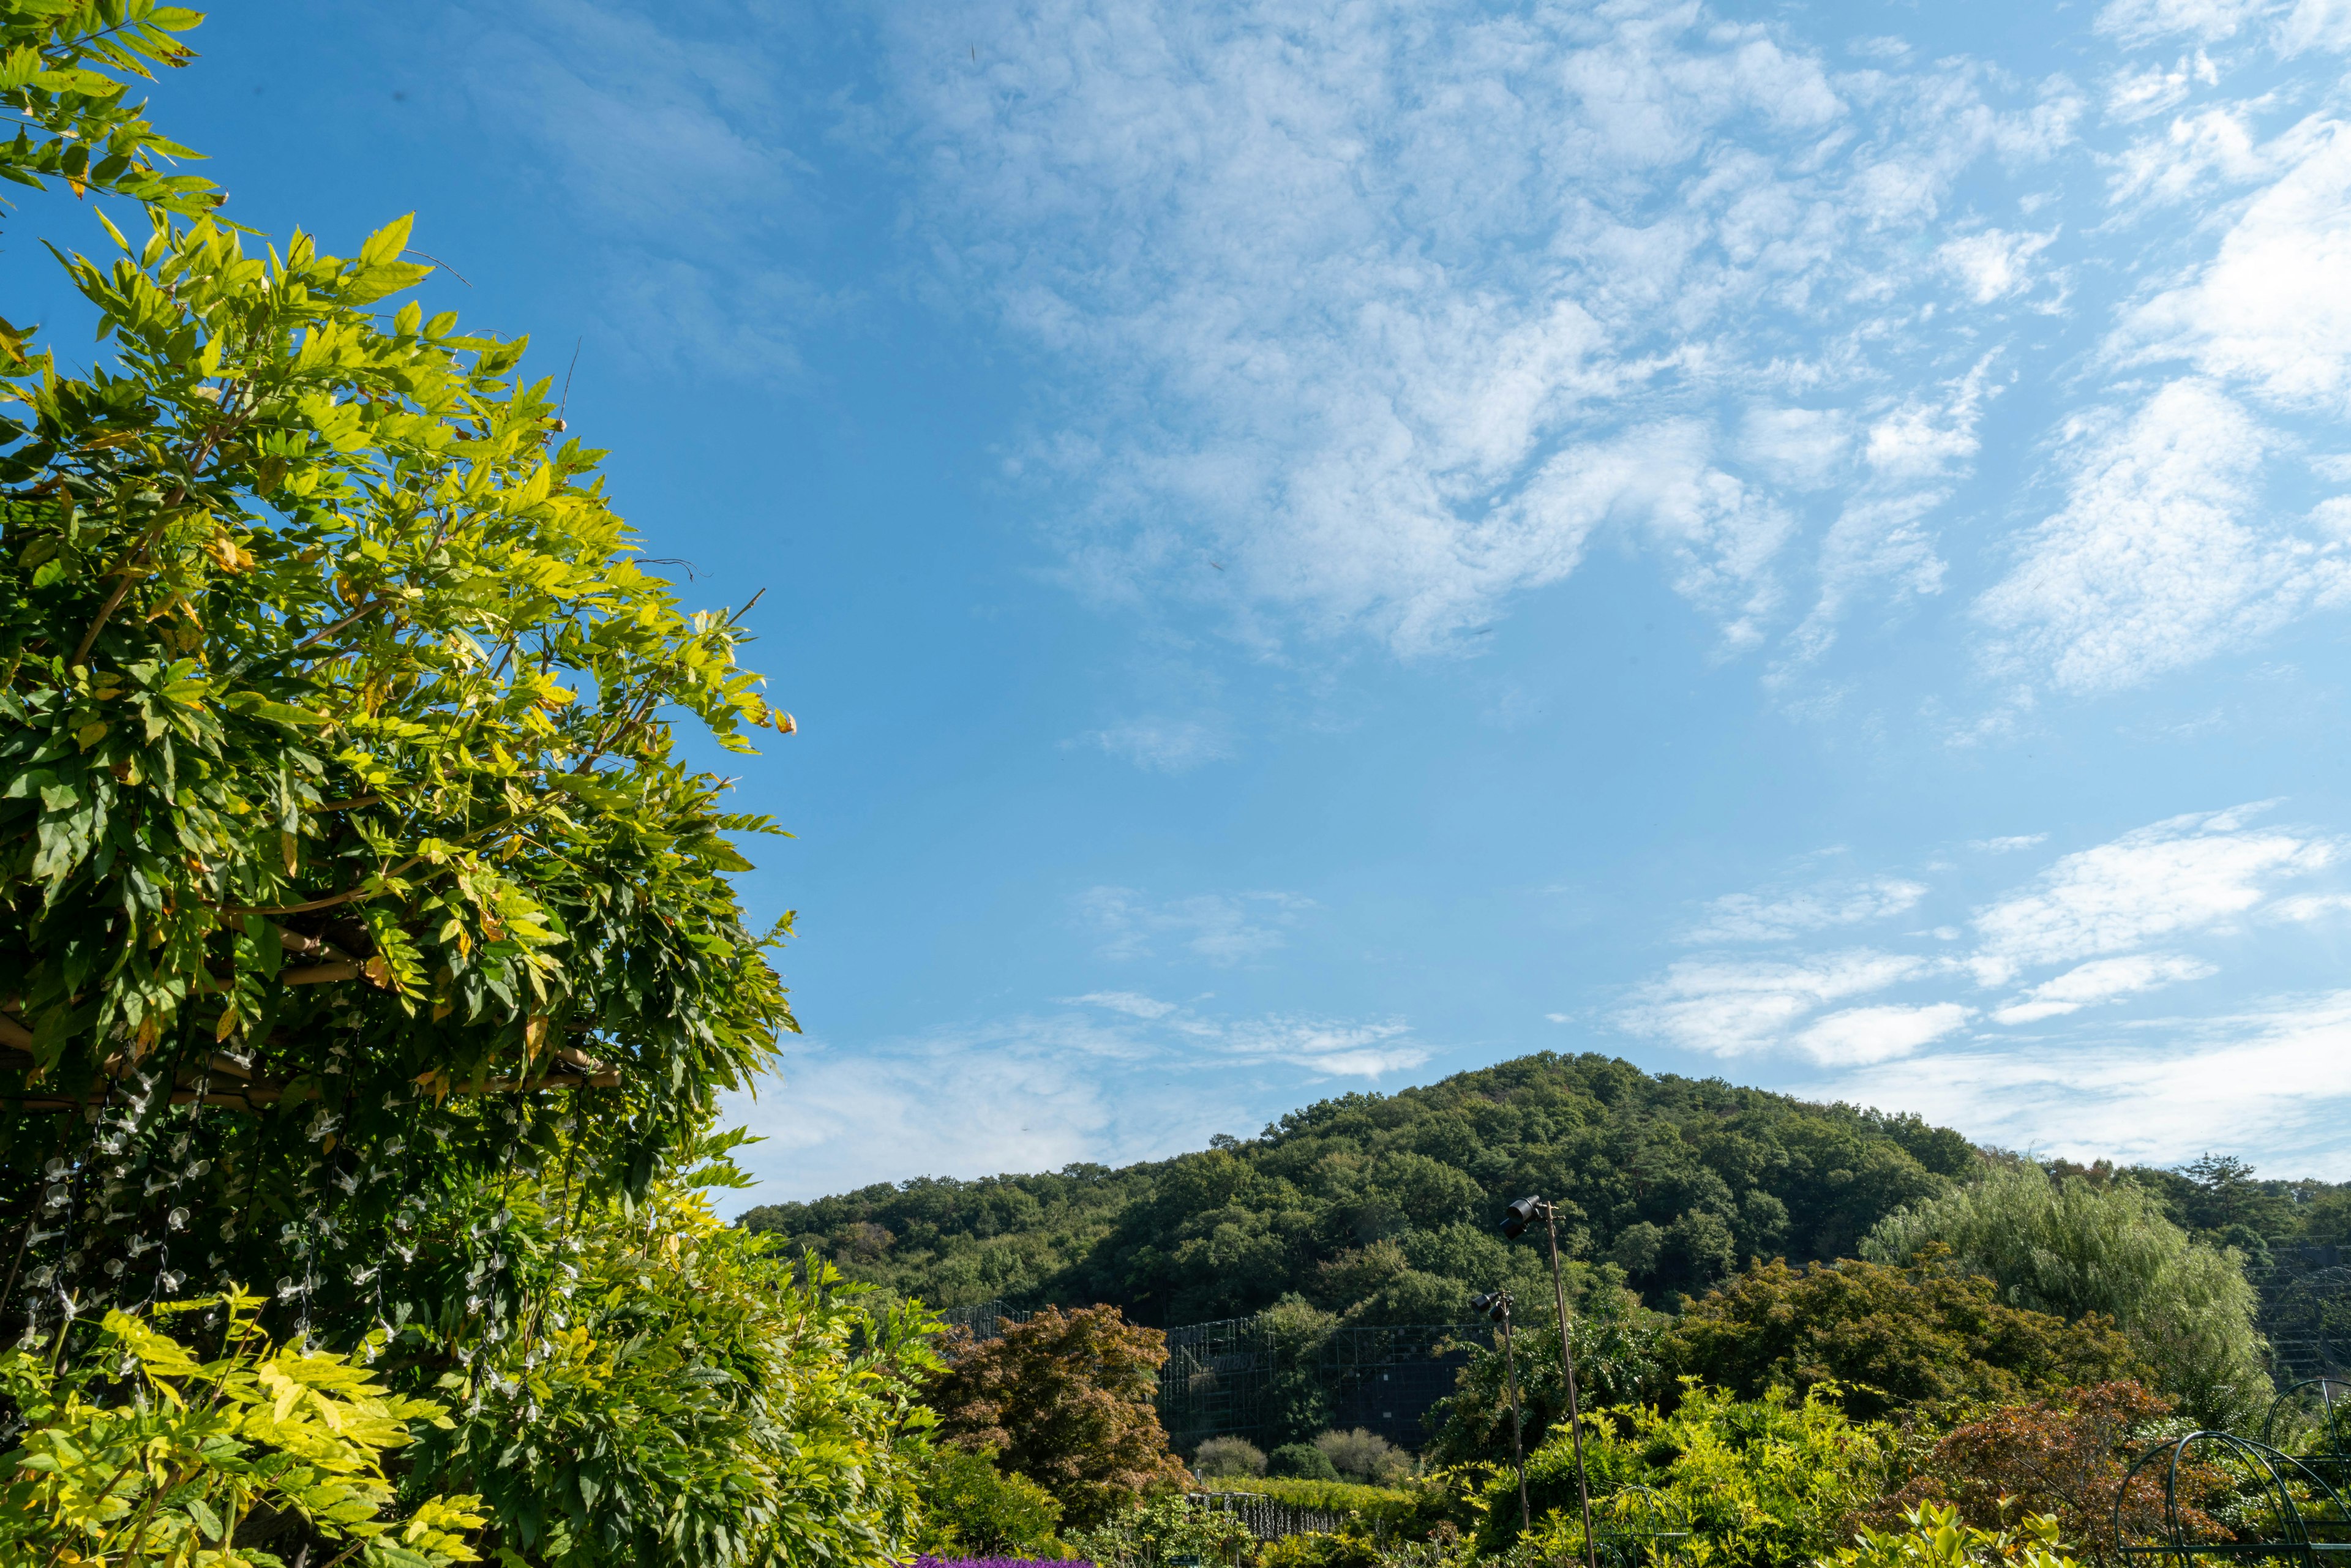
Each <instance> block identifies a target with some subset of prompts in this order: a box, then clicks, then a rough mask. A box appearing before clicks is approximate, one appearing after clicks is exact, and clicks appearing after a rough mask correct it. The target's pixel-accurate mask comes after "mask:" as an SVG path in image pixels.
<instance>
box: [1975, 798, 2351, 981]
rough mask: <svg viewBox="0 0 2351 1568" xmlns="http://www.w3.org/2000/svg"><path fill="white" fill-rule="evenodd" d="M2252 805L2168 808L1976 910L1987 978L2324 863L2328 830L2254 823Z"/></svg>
mask: <svg viewBox="0 0 2351 1568" xmlns="http://www.w3.org/2000/svg"><path fill="white" fill-rule="evenodd" d="M2253 810H2254V808H2251V807H2241V808H2239V809H2237V810H2232V811H2215V812H2210V813H2194V814H2190V815H2188V816H2181V817H2173V818H2170V819H2168V821H2161V822H2157V823H2154V824H2153V825H2151V826H2148V827H2145V828H2141V829H2138V830H2137V831H2134V832H2129V833H2126V834H2124V835H2123V836H2122V837H2120V838H2118V839H2116V840H2114V841H2111V842H2109V843H2105V844H2100V845H2099V846H2097V847H2096V848H2095V849H2089V850H2083V851H2081V852H2078V853H2074V854H2069V855H2066V856H2064V857H2063V858H2062V859H2060V860H2059V861H2058V862H2056V863H2055V864H2054V865H2053V866H2051V867H2050V868H2049V870H2048V871H2047V872H2045V873H2043V874H2042V876H2041V877H2040V878H2039V879H2038V880H2037V881H2036V882H2035V883H2033V884H2032V886H2031V887H2030V888H2028V889H2026V890H2024V891H2022V892H2020V893H2018V894H2014V895H2012V896H2011V897H2008V898H2004V899H2001V900H2000V901H1998V902H1997V903H1995V904H1991V906H1990V907H1988V908H1986V909H1984V910H1983V911H1981V912H1980V914H1978V915H1977V916H1976V918H1975V928H1976V931H1977V934H1978V935H1979V936H1980V937H1981V938H1982V945H1981V946H1980V949H1979V950H1978V953H1977V955H1976V957H1975V960H1974V963H1975V967H1976V969H1977V972H1978V975H1979V977H1981V978H1982V979H1983V980H1984V981H1985V983H1986V984H1991V985H1997V984H1999V983H2001V980H2002V979H2004V978H2005V977H2007V976H2009V975H2011V974H2013V973H2015V972H2016V971H2017V970H2018V969H2020V968H2025V967H2032V966H2035V965H2043V964H2055V963H2064V962H2067V961H2070V960H2073V959H2078V958H2087V957H2091V956H2095V955H2098V954H2105V953H2116V952H2121V951H2123V950H2125V949H2127V948H2131V947H2136V946H2140V945H2141V944H2143V943H2146V942H2149V941H2154V940H2158V939H2163V938H2168V937H2170V936H2174V935H2177V934H2180V933H2185V932H2191V931H2198V930H2202V929H2205V928H2208V927H2210V926H2213V925H2219V924H2220V923H2221V922H2224V921H2227V920H2230V919H2232V918H2234V917H2236V916H2238V915H2243V914H2245V913H2247V912H2248V911H2250V910H2252V908H2253V907H2254V906H2255V905H2256V904H2260V903H2261V902H2262V899H2263V898H2264V897H2266V896H2268V894H2269V891H2270V889H2271V888H2272V887H2273V886H2274V885H2275V884H2276V883H2278V882H2281V881H2283V880H2284V879H2286V878H2289V877H2294V876H2298V875H2302V874H2304V873H2309V872H2314V871H2317V870H2319V869H2321V868H2322V867H2324V866H2326V865H2327V864H2329V863H2331V862H2333V861H2334V860H2335V857H2336V855H2337V853H2338V847H2337V845H2336V844H2335V842H2334V841H2332V840H2331V839H2327V838H2325V837H2322V836H2319V835H2315V834H2311V833H2307V832H2295V831H2286V830H2283V829H2276V828H2256V827H2252V826H2251V825H2249V821H2248V819H2249V817H2250V816H2251V814H2252V811H2253Z"/></svg>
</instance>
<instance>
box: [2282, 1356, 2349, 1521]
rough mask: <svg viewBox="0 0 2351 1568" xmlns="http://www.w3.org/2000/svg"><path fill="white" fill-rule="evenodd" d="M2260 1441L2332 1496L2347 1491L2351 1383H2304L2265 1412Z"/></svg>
mask: <svg viewBox="0 0 2351 1568" xmlns="http://www.w3.org/2000/svg"><path fill="white" fill-rule="evenodd" d="M2262 1442H2264V1443H2267V1444H2268V1445H2269V1446H2270V1447H2272V1448H2277V1449H2280V1450H2281V1451H2283V1452H2285V1453H2288V1454H2291V1455H2293V1456H2294V1458H2297V1459H2300V1460H2301V1461H2302V1462H2303V1463H2304V1464H2305V1465H2307V1466H2309V1467H2310V1469H2313V1470H2315V1471H2316V1472H2317V1473H2318V1474H2319V1475H2320V1476H2322V1477H2323V1478H2325V1481H2326V1484H2327V1485H2328V1486H2331V1487H2333V1488H2334V1489H2335V1490H2336V1491H2337V1492H2346V1491H2351V1381H2346V1380H2345V1379H2343V1378H2340V1377H2325V1376H2321V1377H2308V1378H2304V1379H2303V1380H2302V1381H2301V1382H2299V1383H2296V1384H2293V1385H2290V1386H2288V1387H2287V1388H2286V1389H2285V1391H2284V1392H2283V1393H2282V1394H2280V1395H2279V1396H2277V1398H2276V1400H2275V1401H2274V1402H2273V1403H2272V1405H2271V1406H2270V1413H2269V1417H2268V1419H2266V1420H2264V1421H2263V1422H2262Z"/></svg>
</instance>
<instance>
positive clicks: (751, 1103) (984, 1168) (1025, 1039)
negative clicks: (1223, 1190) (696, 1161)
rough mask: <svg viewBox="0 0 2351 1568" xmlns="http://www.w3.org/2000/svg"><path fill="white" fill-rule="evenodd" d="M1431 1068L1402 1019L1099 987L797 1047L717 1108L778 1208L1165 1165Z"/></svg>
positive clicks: (762, 1195)
mask: <svg viewBox="0 0 2351 1568" xmlns="http://www.w3.org/2000/svg"><path fill="white" fill-rule="evenodd" d="M1428 1058H1429V1051H1428V1048H1427V1047H1426V1046H1425V1045H1423V1044H1421V1043H1420V1042H1419V1041H1417V1040H1416V1039H1415V1038H1414V1036H1413V1031H1412V1029H1411V1027H1410V1026H1409V1025H1408V1024H1406V1023H1405V1021H1404V1020H1402V1019H1343V1018H1327V1017H1313V1016H1308V1015H1304V1014H1298V1013H1289V1012H1280V1013H1263V1014H1254V1015H1242V1016H1231V1015H1226V1014H1219V1013H1216V1012H1213V1011H1210V1010H1207V1009H1205V1008H1203V1007H1202V1006H1200V1005H1199V1003H1198V1002H1197V1001H1194V1002H1172V1001H1166V1000H1164V999H1162V998H1156V997H1153V996H1151V995H1149V994H1147V993H1144V992H1141V991H1115V990H1107V991H1094V992H1089V993H1087V994H1086V995H1083V996H1077V997H1068V998H1061V999H1060V1000H1059V1001H1058V1002H1057V1003H1056V1004H1055V1005H1054V1006H1053V1007H1052V1008H1050V1009H1032V1010H1028V1011H1023V1012H1019V1013H1014V1014H1010V1015H1008V1016H1006V1017H1002V1018H998V1019H987V1020H985V1021H980V1022H975V1023H965V1024H957V1025H950V1026H946V1027H942V1028H938V1029H935V1030H926V1031H925V1032H923V1033H921V1034H916V1035H911V1036H905V1037H901V1038H895V1039H885V1040H872V1041H866V1042H861V1043H859V1044H858V1045H856V1046H854V1047H852V1046H847V1045H844V1044H843V1043H841V1042H839V1041H824V1040H806V1039H801V1040H793V1041H792V1042H790V1044H789V1045H788V1046H787V1047H786V1050H785V1055H784V1061H783V1064H782V1067H781V1070H780V1071H779V1073H778V1078H779V1080H780V1082H778V1081H776V1080H770V1081H768V1082H765V1083H763V1084H762V1085H761V1086H760V1088H759V1092H758V1094H757V1095H756V1096H754V1095H752V1094H747V1093H737V1094H731V1095H729V1096H727V1097H726V1104H725V1105H724V1107H723V1114H724V1115H725V1116H726V1120H727V1122H728V1124H730V1125H736V1126H743V1127H747V1128H749V1129H750V1130H751V1131H753V1132H754V1133H757V1134H759V1135H760V1136H761V1137H762V1138H763V1139H765V1140H766V1142H765V1143H764V1144H762V1145H758V1146H757V1147H755V1148H754V1149H753V1150H752V1151H750V1153H749V1155H748V1157H747V1160H746V1162H745V1163H746V1166H747V1168H748V1169H749V1170H750V1171H751V1172H752V1174H753V1175H754V1176H756V1177H758V1180H759V1182H760V1188H759V1192H758V1195H756V1197H753V1198H751V1199H749V1200H748V1201H773V1200H775V1199H776V1198H778V1197H814V1196H816V1195H818V1194H820V1193H828V1192H843V1191H848V1190H851V1189H852V1188H854V1187H857V1186H862V1185H864V1184H866V1183H868V1182H875V1181H899V1180H904V1179H906V1178H907V1177H910V1176H987V1175H993V1174H995V1173H998V1172H1002V1171H1038V1170H1050V1169H1054V1168H1057V1167H1059V1166H1065V1165H1067V1164H1069V1163H1070V1162H1071V1161H1073V1160H1092V1161H1102V1162H1105V1163H1117V1162H1124V1161H1129V1160H1139V1159H1154V1158H1159V1157H1162V1156H1165V1155H1171V1154H1175V1153H1179V1152H1181V1151H1182V1150H1185V1149H1189V1148H1197V1147H1198V1146H1200V1145H1201V1144H1203V1143H1204V1142H1206V1141H1207V1136H1208V1134H1211V1133H1215V1132H1229V1131H1232V1130H1233V1129H1234V1128H1236V1127H1238V1128H1242V1129H1244V1130H1246V1129H1247V1128H1249V1127H1251V1126H1255V1125H1257V1124H1259V1122H1261V1121H1262V1120H1263V1119H1264V1118H1265V1117H1266V1116H1268V1115H1270V1114H1276V1113H1280V1112H1282V1111H1287V1110H1290V1109H1293V1108H1295V1107H1296V1106H1297V1105H1298V1104H1300V1103H1304V1102H1305V1101H1306V1100H1307V1099H1309V1098H1311V1097H1312V1096H1313V1095H1314V1094H1315V1092H1317V1087H1316V1086H1317V1085H1322V1084H1327V1083H1329V1082H1331V1081H1332V1080H1334V1079H1336V1080H1341V1081H1352V1082H1357V1083H1376V1082H1380V1081H1381V1080H1383V1079H1387V1078H1390V1077H1392V1076H1393V1075H1394V1074H1396V1073H1399V1072H1403V1071H1408V1070H1409V1069H1412V1068H1415V1067H1418V1066H1420V1065H1421V1064H1422V1063H1424V1062H1426V1061H1427V1060H1428ZM942 1107H950V1108H951V1109H952V1113H945V1114H943V1113H942Z"/></svg>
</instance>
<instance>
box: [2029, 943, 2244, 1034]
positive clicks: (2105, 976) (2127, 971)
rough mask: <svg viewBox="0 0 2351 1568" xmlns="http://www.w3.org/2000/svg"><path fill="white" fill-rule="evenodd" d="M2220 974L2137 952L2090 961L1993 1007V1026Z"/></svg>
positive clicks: (2194, 964)
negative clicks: (2018, 997) (2003, 1004)
mask: <svg viewBox="0 0 2351 1568" xmlns="http://www.w3.org/2000/svg"><path fill="white" fill-rule="evenodd" d="M2218 973H2220V971H2219V970H2218V969H2216V968H2214V967H2212V966H2211V965H2210V964H2206V963H2201V962H2199V960H2197V959H2194V958H2182V957H2178V956H2164V955H2158V954H2150V953H2137V954H2133V955H2132V956H2129V957H2126V958H2093V959H2092V960H2090V962H2088V963H2086V964H2084V965H2081V966H2079V967H2076V968H2072V969H2068V970H2066V971H2065V972H2064V974H2062V975H2060V976H2058V977H2056V978H2055V979H2053V980H2045V981H2043V982H2042V983H2041V984H2040V985H2038V986H2035V987H2033V988H2032V989H2031V990H2030V991H2027V992H2026V993H2025V994H2024V995H2023V997H2022V998H2020V999H2018V1000H2016V1001H2012V1002H2011V1003H2009V1004H2008V1005H2007V1006H2005V1007H2002V1008H2000V1009H1996V1010H1995V1011H1994V1012H1993V1013H1992V1015H1991V1016H1992V1019H1993V1021H1994V1022H1996V1023H2004V1024H2021V1023H2038V1022H2040V1021H2041V1020H2042V1019H2053V1018H2062V1017H2064V1015H2065V1014H2067V1013H2074V1012H2079V1011H2081V1010H2082V1009H2084V1008H2085V1007H2088V1006H2090V1005H2091V1004H2093V1003H2095V1002H2111V1001H2119V1000H2120V999H2121V998H2124V997H2128V996H2135V995H2137V993H2139V992H2141V991H2151V990H2154V989H2155V988H2158V987H2159V986H2168V985H2171V984H2173V983H2174V982H2176V981H2179V980H2200V979H2202V978H2204V977H2206V976H2208V975H2216V974H2218Z"/></svg>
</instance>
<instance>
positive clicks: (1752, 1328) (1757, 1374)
mask: <svg viewBox="0 0 2351 1568" xmlns="http://www.w3.org/2000/svg"><path fill="white" fill-rule="evenodd" d="M1660 1354H1661V1359H1662V1360H1663V1361H1664V1362H1665V1364H1666V1365H1667V1367H1668V1368H1669V1369H1671V1370H1672V1371H1673V1372H1674V1373H1677V1374H1679V1375H1687V1376H1695V1377H1698V1378H1700V1379H1702V1380H1703V1381H1705V1382H1706V1383H1708V1384H1711V1385H1715V1386H1717V1387H1719V1388H1727V1389H1729V1390H1730V1391H1731V1392H1732V1393H1734V1394H1737V1395H1739V1396H1741V1397H1744V1398H1750V1399H1752V1398H1758V1397H1761V1396H1762V1394H1763V1393H1764V1391H1765V1390H1767V1389H1770V1388H1774V1387H1782V1388H1791V1389H1794V1390H1796V1391H1797V1392H1799V1393H1803V1392H1807V1391H1809V1390H1810V1389H1812V1388H1813V1386H1814V1385H1820V1384H1833V1385H1835V1386H1836V1387H1837V1388H1838V1389H1839V1390H1840V1393H1841V1396H1842V1398H1843V1399H1844V1401H1845V1403H1846V1405H1847V1406H1848V1407H1849V1408H1850V1409H1851V1410H1852V1412H1853V1414H1855V1416H1860V1417H1862V1418H1864V1419H1875V1418H1876V1417H1879V1416H1890V1415H1893V1414H1894V1413H1896V1411H1899V1410H1904V1409H1908V1408H1911V1407H1914V1406H1926V1407H1928V1408H1935V1407H1942V1408H1956V1407H1959V1406H1962V1405H1982V1404H1999V1403H2004V1402H2013V1401H2016V1400H2021V1399H2027V1398H2031V1397H2033V1396H2040V1395H2044V1394H2050V1393H2054V1392H2057V1391H2060V1390H2063V1389H2065V1388H2070V1387H2078V1386H2081V1385H2087V1384H2098V1383H2105V1382H2110V1381H2113V1380H2116V1379H2118V1378H2123V1377H2127V1376H2130V1375H2133V1374H2134V1373H2136V1372H2137V1371H2139V1370H2140V1366H2139V1361H2138V1356H2137V1350H2136V1347H2135V1346H2134V1345H2133V1344H2132V1343H2131V1342H2130V1341H2129V1340H2127V1339H2126V1338H2125V1337H2124V1336H2123V1335H2122V1334H2120V1333H2116V1332H2115V1330H2114V1328H2113V1326H2112V1324H2111V1323H2109V1322H2101V1321H2099V1320H2095V1319H2092V1320H2089V1321H2085V1322H2066V1321H2065V1320H2064V1319H2063V1318H2059V1317H2053V1316H2051V1315H2050V1314H2048V1313H2046V1312H2032V1311H2028V1310H2026V1309H2023V1308H2021V1307H2014V1306H2010V1305H2008V1304H2006V1303H2005V1302H2003V1301H2001V1300H2000V1297H1999V1292H1998V1291H1997V1289H1996V1288H1995V1287H1994V1285H1993V1284H1992V1282H1991V1281H1990V1280H1987V1279H1984V1278H1982V1277H1981V1276H1980V1275H1975V1274H1967V1273H1961V1272H1959V1271H1958V1270H1953V1269H1949V1268H1945V1267H1940V1266H1938V1265H1937V1264H1936V1263H1935V1262H1933V1261H1931V1260H1929V1261H1927V1262H1924V1263H1922V1264H1921V1265H1919V1266H1917V1267H1913V1268H1907V1269H1896V1268H1891V1267H1888V1266H1886V1265H1885V1264H1882V1263H1867V1262H1862V1261H1858V1260H1845V1261H1843V1262H1840V1263H1834V1264H1814V1265H1813V1267H1811V1268H1809V1269H1805V1270H1796V1269H1792V1268H1790V1267H1789V1266H1788V1265H1787V1264H1785V1263H1768V1264H1765V1265H1763V1266H1761V1267H1760V1268H1756V1269H1752V1270H1748V1271H1747V1272H1745V1273H1743V1274H1741V1275H1740V1276H1739V1277H1738V1278H1737V1279H1735V1280H1733V1281H1730V1282H1729V1284H1727V1285H1725V1286H1724V1287H1723V1288H1722V1289H1721V1290H1719V1291H1715V1292H1713V1293H1712V1294H1710V1295H1708V1296H1707V1297H1706V1298H1705V1299H1704V1300H1703V1301H1697V1302H1694V1303H1692V1304H1691V1306H1690V1308H1689V1310H1688V1311H1687V1312H1684V1313H1683V1314H1682V1315H1681V1317H1680V1318H1679V1319H1677V1321H1676V1322H1675V1323H1674V1325H1673V1327H1672V1328H1670V1329H1668V1330H1667V1332H1666V1335H1665V1338H1664V1341H1663V1343H1662V1344H1661V1346H1660Z"/></svg>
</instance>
